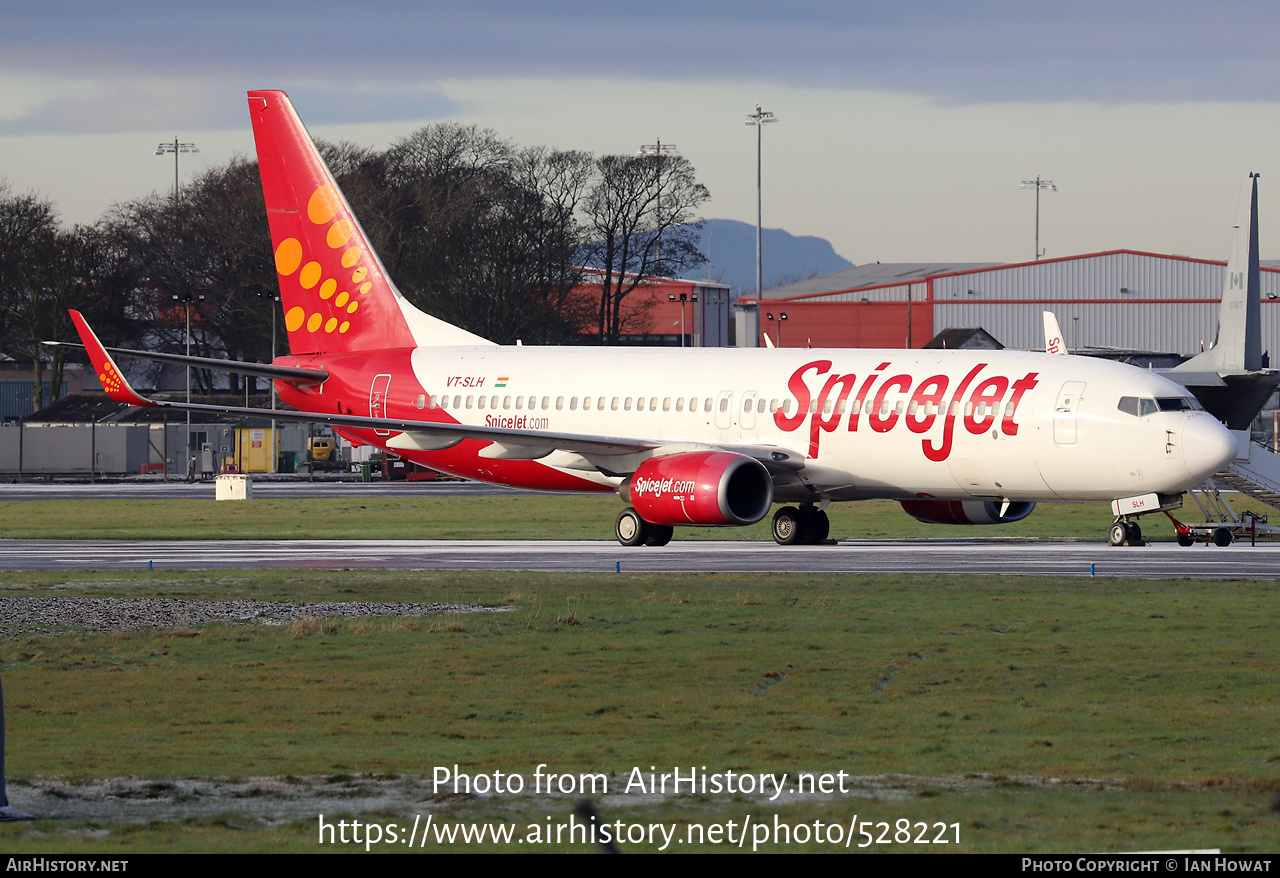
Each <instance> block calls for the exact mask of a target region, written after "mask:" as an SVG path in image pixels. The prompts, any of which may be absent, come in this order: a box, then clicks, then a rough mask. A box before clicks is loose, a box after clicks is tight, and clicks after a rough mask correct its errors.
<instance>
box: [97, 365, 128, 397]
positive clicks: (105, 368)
mask: <svg viewBox="0 0 1280 878" xmlns="http://www.w3.org/2000/svg"><path fill="white" fill-rule="evenodd" d="M98 380H99V381H101V382H102V389H103V390H105V391H106V392H107V393H108V394H111V395H114V394H117V393H120V391H122V390H124V379H123V378H121V377H120V373H119V372H117V371H116V370H115V367H114V366H112V365H111V362H110V361H107V362H106V363H103V364H102V368H101V369H100V370H99V371H98Z"/></svg>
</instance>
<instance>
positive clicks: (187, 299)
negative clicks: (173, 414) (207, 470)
mask: <svg viewBox="0 0 1280 878" xmlns="http://www.w3.org/2000/svg"><path fill="white" fill-rule="evenodd" d="M172 296H173V300H174V301H175V302H182V307H183V310H185V311H186V317H187V331H186V339H185V341H186V351H187V357H188V359H189V358H190V357H191V303H192V302H194V301H201V302H203V301H204V294H203V293H201V294H199V295H194V294H192V293H187V294H186V295H185V296H179V295H178V294H177V293H173V294H172ZM186 370H187V405H191V364H190V363H187V365H186ZM186 446H187V479H188V480H189V479H191V478H192V472H193V470H194V468H193V467H192V465H191V463H192V458H191V450H192V449H191V409H187V442H186Z"/></svg>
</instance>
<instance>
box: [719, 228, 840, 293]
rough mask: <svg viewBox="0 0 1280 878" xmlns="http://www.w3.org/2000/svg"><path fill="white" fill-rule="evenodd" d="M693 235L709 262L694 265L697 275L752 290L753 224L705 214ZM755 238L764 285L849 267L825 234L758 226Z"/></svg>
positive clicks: (796, 279) (754, 261) (753, 275)
mask: <svg viewBox="0 0 1280 878" xmlns="http://www.w3.org/2000/svg"><path fill="white" fill-rule="evenodd" d="M699 235H700V236H701V241H700V246H701V247H702V252H703V253H709V255H710V264H709V265H706V266H703V267H702V268H701V269H699V270H698V271H697V272H696V275H697V277H699V278H704V277H707V276H708V274H709V276H710V278H711V280H713V281H717V282H719V283H724V284H729V285H730V286H732V287H733V288H734V290H735V291H739V292H742V293H745V294H747V295H754V294H755V291H756V227H755V226H754V225H751V224H750V223H743V222H738V221H737V220H728V219H711V220H705V221H704V222H703V224H702V229H701V231H700V232H699ZM760 239H761V250H762V252H763V258H762V260H761V265H762V268H763V271H762V272H761V273H762V275H763V278H764V288H765V289H766V290H769V289H773V288H774V287H780V286H784V285H785V284H789V283H795V282H796V281H798V280H806V279H807V278H810V277H816V276H818V275H823V274H830V273H831V272H833V271H843V270H844V269H846V268H853V267H854V266H853V263H852V262H850V261H849V260H848V259H845V258H844V257H843V256H841V255H840V254H838V253H836V251H835V249H834V248H833V247H832V246H831V242H830V241H827V240H826V239H825V238H815V237H813V236H812V235H793V234H791V233H790V232H787V231H786V230H785V229H762V230H761V232H760Z"/></svg>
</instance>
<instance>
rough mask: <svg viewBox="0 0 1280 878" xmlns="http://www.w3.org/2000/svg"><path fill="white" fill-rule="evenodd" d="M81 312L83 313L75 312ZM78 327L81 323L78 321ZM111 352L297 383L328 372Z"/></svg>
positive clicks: (321, 377) (111, 350)
mask: <svg viewBox="0 0 1280 878" xmlns="http://www.w3.org/2000/svg"><path fill="white" fill-rule="evenodd" d="M72 313H74V314H79V313H80V312H78V311H75V312H72ZM77 326H78V324H77ZM40 344H42V345H46V346H47V347H63V348H87V347H88V346H87V345H82V344H74V343H72V342H66V341H42V342H40ZM102 349H103V350H104V351H106V352H107V353H108V354H111V355H114V356H117V357H133V358H135V359H139V360H155V361H156V362H159V363H176V364H177V365H179V366H193V367H195V368H197V369H216V370H218V371H219V372H235V373H237V374H239V375H254V376H257V377H259V378H272V379H277V378H278V379H280V380H281V381H292V382H295V383H297V384H322V383H323V382H324V380H325V379H326V378H328V377H329V373H328V372H327V371H325V370H324V369H303V368H298V367H294V366H273V365H270V364H268V363H246V362H245V361H243V360H215V359H213V358H212V357H188V356H186V355H185V354H166V353H161V352H159V351H132V350H128V349H126V348H108V347H104V348H102Z"/></svg>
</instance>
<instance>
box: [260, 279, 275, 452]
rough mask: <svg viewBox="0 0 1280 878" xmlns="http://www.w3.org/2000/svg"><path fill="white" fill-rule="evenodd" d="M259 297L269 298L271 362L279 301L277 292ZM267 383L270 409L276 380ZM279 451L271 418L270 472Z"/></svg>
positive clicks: (273, 355)
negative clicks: (269, 393)
mask: <svg viewBox="0 0 1280 878" xmlns="http://www.w3.org/2000/svg"><path fill="white" fill-rule="evenodd" d="M257 296H258V298H260V299H270V300H271V362H273V363H274V362H275V361H276V310H277V309H276V303H277V302H279V301H280V296H279V294H278V293H258V294H257ZM267 384H268V385H270V387H271V410H272V411H275V408H276V380H275V379H274V378H268V379H267ZM279 453H280V443H279V442H278V441H277V440H276V419H275V418H272V419H271V472H273V473H274V472H276V470H277V467H276V459H277V457H278V456H279Z"/></svg>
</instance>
